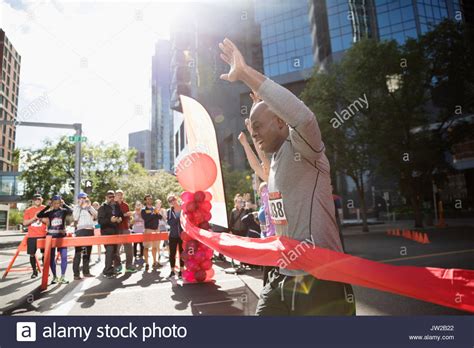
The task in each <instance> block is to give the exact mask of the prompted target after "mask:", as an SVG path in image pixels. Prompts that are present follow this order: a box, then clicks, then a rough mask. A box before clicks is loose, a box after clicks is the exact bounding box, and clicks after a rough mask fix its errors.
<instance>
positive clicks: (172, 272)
mask: <svg viewBox="0 0 474 348" xmlns="http://www.w3.org/2000/svg"><path fill="white" fill-rule="evenodd" d="M175 275H176V274H175V273H174V271H171V273H170V275H169V276H168V278H171V277H174V276H175Z"/></svg>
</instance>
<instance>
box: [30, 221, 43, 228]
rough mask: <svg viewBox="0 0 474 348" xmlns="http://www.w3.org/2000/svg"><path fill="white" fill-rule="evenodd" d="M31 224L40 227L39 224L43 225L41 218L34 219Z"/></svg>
mask: <svg viewBox="0 0 474 348" xmlns="http://www.w3.org/2000/svg"><path fill="white" fill-rule="evenodd" d="M31 226H33V227H41V226H43V223H42V222H41V220H36V221H35V222H33V223H32V224H31Z"/></svg>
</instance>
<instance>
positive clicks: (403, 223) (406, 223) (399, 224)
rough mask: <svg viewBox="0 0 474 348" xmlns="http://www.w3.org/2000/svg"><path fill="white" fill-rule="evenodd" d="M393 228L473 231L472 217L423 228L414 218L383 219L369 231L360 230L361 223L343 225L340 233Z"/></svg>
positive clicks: (423, 230) (385, 230)
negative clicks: (417, 225) (444, 224)
mask: <svg viewBox="0 0 474 348" xmlns="http://www.w3.org/2000/svg"><path fill="white" fill-rule="evenodd" d="M393 229H400V230H404V229H408V230H412V231H413V230H415V231H419V232H427V233H430V232H442V231H446V232H449V231H459V230H460V229H462V230H470V231H472V232H473V233H474V219H469V218H468V219H446V227H443V228H438V227H435V226H424V227H423V228H415V227H414V220H400V221H395V222H394V221H384V223H383V224H376V225H369V232H362V225H358V226H344V227H343V228H342V234H343V235H344V236H354V235H367V234H371V233H386V232H387V230H393Z"/></svg>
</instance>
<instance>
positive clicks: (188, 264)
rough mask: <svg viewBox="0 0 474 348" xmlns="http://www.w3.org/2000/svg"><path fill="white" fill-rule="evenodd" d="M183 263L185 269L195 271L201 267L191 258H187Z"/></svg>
mask: <svg viewBox="0 0 474 348" xmlns="http://www.w3.org/2000/svg"><path fill="white" fill-rule="evenodd" d="M184 265H185V266H186V269H187V270H189V271H191V272H196V271H198V270H199V269H200V267H201V266H199V263H198V262H197V261H196V260H194V259H191V258H188V259H187V260H186V263H185V264H184Z"/></svg>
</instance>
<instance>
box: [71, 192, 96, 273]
mask: <svg viewBox="0 0 474 348" xmlns="http://www.w3.org/2000/svg"><path fill="white" fill-rule="evenodd" d="M77 198H78V200H79V201H78V203H77V205H76V206H75V207H74V209H73V211H72V216H73V218H74V221H75V222H76V233H75V235H76V237H92V236H94V227H95V219H96V218H97V211H96V210H95V209H94V207H92V205H91V201H90V200H89V198H88V197H87V194H86V193H84V192H81V193H79V195H78V196H77ZM91 252H92V246H83V247H82V246H79V247H76V253H75V254H74V260H73V262H72V270H73V272H74V280H80V279H81V274H80V263H81V258H82V274H83V275H84V277H93V276H94V275H92V274H91V273H90V267H89V263H90V258H91Z"/></svg>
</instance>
